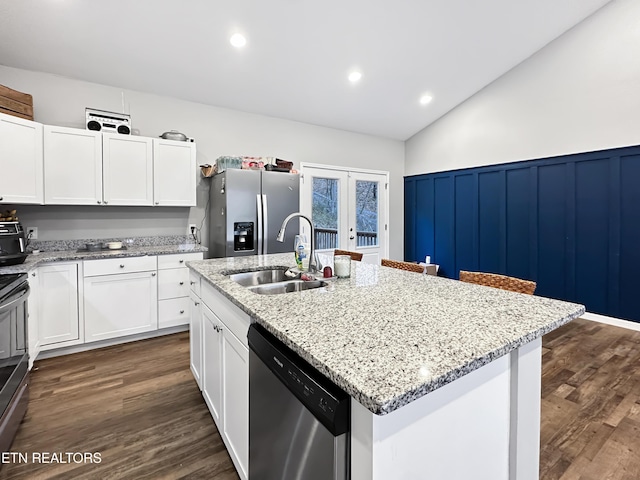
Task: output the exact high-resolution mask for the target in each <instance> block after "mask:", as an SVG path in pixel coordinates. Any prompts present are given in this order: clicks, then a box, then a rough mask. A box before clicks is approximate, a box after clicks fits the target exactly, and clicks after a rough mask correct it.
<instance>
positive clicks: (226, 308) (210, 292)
mask: <svg viewBox="0 0 640 480" xmlns="http://www.w3.org/2000/svg"><path fill="white" fill-rule="evenodd" d="M200 292H201V293H202V301H203V302H204V304H205V305H206V306H207V307H209V308H210V309H211V311H212V312H213V313H215V314H216V315H217V317H218V318H219V319H220V320H221V321H222V323H224V324H225V326H226V327H227V328H228V329H229V330H231V332H233V334H234V335H235V336H236V337H238V340H240V341H241V342H242V344H243V345H244V346H245V347H246V346H247V345H248V343H247V332H248V331H249V324H250V323H251V319H250V318H249V315H247V313H245V312H243V311H242V310H240V309H239V308H238V307H236V306H235V305H234V304H233V303H231V300H229V299H228V298H227V297H225V296H224V295H223V294H222V293H220V292H219V291H217V290H216V289H215V288H214V287H213V286H212V285H211V284H209V283H208V282H202V284H201V287H200Z"/></svg>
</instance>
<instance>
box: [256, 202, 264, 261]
mask: <svg viewBox="0 0 640 480" xmlns="http://www.w3.org/2000/svg"><path fill="white" fill-rule="evenodd" d="M261 197H262V195H260V194H257V195H256V211H257V212H258V228H257V229H256V230H257V235H258V255H262V239H263V237H262V224H263V220H262V198H261Z"/></svg>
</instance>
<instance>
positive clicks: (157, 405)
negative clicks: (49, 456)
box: [0, 332, 238, 480]
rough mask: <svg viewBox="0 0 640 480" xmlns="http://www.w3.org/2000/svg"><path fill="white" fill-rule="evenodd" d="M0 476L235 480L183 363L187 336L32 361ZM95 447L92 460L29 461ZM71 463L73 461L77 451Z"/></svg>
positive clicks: (182, 335)
mask: <svg viewBox="0 0 640 480" xmlns="http://www.w3.org/2000/svg"><path fill="white" fill-rule="evenodd" d="M36 367H37V370H36V371H34V372H33V373H32V376H31V384H30V388H31V391H30V393H31V399H30V402H29V409H28V411H27V415H26V417H25V419H24V421H23V423H22V425H21V427H20V430H19V431H18V435H17V436H16V439H15V440H14V442H13V445H12V447H11V451H12V452H22V453H27V454H28V463H20V462H13V463H8V464H4V465H2V468H1V469H0V479H3V480H5V479H29V480H34V479H74V480H81V479H87V480H89V479H91V480H95V479H118V480H120V479H147V478H148V479H179V478H185V479H187V478H189V479H216V480H227V479H237V478H238V475H237V474H236V471H235V469H234V467H233V464H232V463H231V459H230V458H229V455H228V453H227V450H226V449H225V447H224V444H223V443H222V440H221V438H220V435H219V434H218V431H217V429H216V427H215V424H214V423H213V420H212V418H211V415H210V414H209V411H208V410H207V407H206V405H205V404H204V401H203V399H202V396H201V394H200V391H199V390H198V386H197V385H196V383H195V380H194V379H193V376H192V374H191V371H190V369H189V334H188V332H184V333H178V334H175V335H168V336H164V337H158V338H154V339H150V340H144V341H140V342H134V343H129V344H125V345H118V346H113V347H107V348H103V349H100V350H93V351H91V352H83V353H78V354H74V355H67V356H64V357H57V358H51V359H46V360H42V361H37V362H36ZM33 452H36V453H39V452H49V453H54V452H62V453H66V452H88V453H94V452H99V453H100V456H101V462H100V463H79V464H76V463H73V462H72V463H65V464H62V463H59V464H55V463H49V464H46V463H37V462H36V463H34V462H32V461H31V460H32V457H31V455H32V453H33ZM78 459H79V457H78Z"/></svg>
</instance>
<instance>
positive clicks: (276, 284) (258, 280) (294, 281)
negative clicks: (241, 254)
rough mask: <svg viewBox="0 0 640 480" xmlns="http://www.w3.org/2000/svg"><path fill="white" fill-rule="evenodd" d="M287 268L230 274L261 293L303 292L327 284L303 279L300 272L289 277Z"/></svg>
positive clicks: (235, 280)
mask: <svg viewBox="0 0 640 480" xmlns="http://www.w3.org/2000/svg"><path fill="white" fill-rule="evenodd" d="M287 270H288V269H287V268H273V269H269V270H258V271H255V272H240V273H234V274H231V275H229V278H230V279H231V280H233V281H234V282H236V283H238V284H239V285H242V286H243V287H246V288H247V289H248V290H251V291H252V292H254V293H258V294H260V295H278V294H281V293H291V292H301V291H303V290H311V289H314V288H320V287H326V286H327V282H323V281H322V280H302V279H301V278H300V275H299V274H298V275H297V276H295V277H293V278H292V277H289V276H287V275H286V274H285V272H286V271H287Z"/></svg>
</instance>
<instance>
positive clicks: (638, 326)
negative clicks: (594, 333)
mask: <svg viewBox="0 0 640 480" xmlns="http://www.w3.org/2000/svg"><path fill="white" fill-rule="evenodd" d="M580 318H584V319H585V320H591V321H592V322H600V323H606V324H607V325H614V326H616V327H622V328H626V329H628V330H635V331H636V332H640V323H638V322H632V321H630V320H622V319H621V318H615V317H607V316H606V315H599V314H597V313H590V312H586V313H585V314H584V315H582V316H581V317H580Z"/></svg>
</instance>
